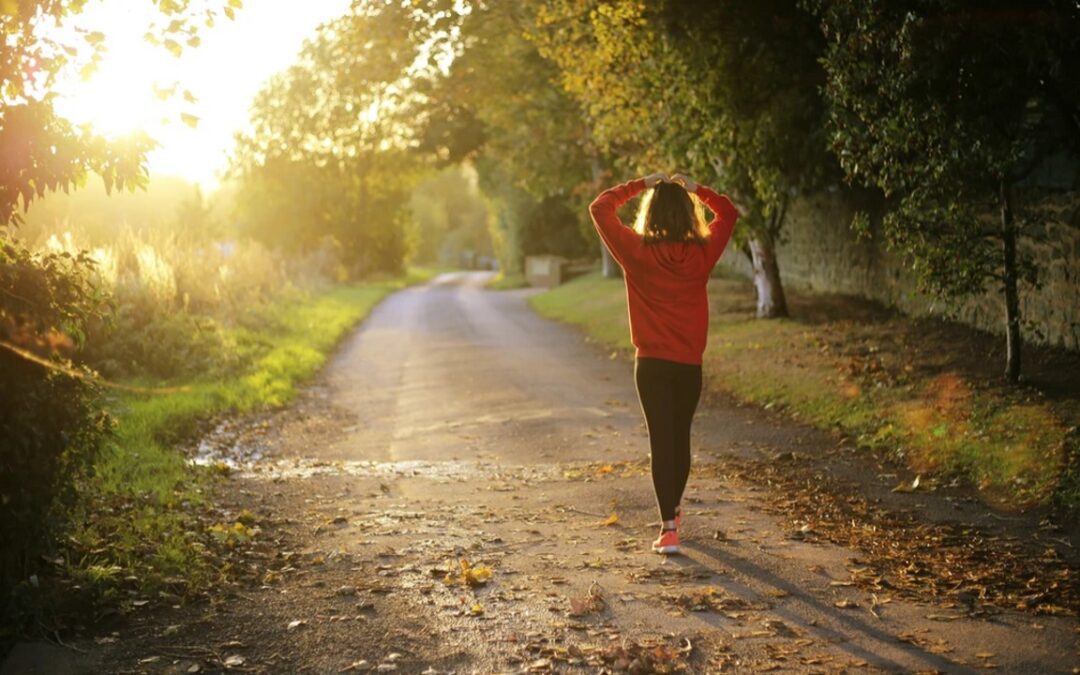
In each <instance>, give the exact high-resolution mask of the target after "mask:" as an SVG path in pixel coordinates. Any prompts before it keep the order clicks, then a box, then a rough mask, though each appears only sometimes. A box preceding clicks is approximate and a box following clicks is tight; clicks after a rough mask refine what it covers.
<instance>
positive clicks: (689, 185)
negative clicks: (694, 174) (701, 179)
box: [671, 173, 698, 192]
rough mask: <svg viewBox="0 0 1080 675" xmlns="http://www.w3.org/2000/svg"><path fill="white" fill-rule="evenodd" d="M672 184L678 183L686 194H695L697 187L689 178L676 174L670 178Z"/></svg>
mask: <svg viewBox="0 0 1080 675" xmlns="http://www.w3.org/2000/svg"><path fill="white" fill-rule="evenodd" d="M671 182H672V183H678V184H679V185H681V186H682V187H683V189H684V190H686V191H687V192H697V188H698V185H697V183H695V182H694V181H693V180H692V179H691V178H690V177H689V176H686V175H683V174H681V173H677V174H675V175H673V176H672V177H671Z"/></svg>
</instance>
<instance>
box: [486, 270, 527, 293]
mask: <svg viewBox="0 0 1080 675" xmlns="http://www.w3.org/2000/svg"><path fill="white" fill-rule="evenodd" d="M528 285H529V284H528V282H526V281H525V275H524V274H521V273H514V274H507V273H506V272H505V271H500V272H499V273H498V274H496V275H495V276H493V277H492V278H491V281H489V282H488V283H487V285H486V286H485V288H488V289H490V290H492V291H510V290H513V289H515V288H524V287H526V286H528Z"/></svg>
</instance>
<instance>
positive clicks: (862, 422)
mask: <svg viewBox="0 0 1080 675" xmlns="http://www.w3.org/2000/svg"><path fill="white" fill-rule="evenodd" d="M789 296H790V297H789V304H790V305H791V307H792V314H793V316H795V317H798V318H796V319H782V320H771V321H761V320H757V319H755V318H753V289H752V287H751V286H750V285H749V284H748V283H747V282H745V281H742V280H734V279H714V280H713V281H712V283H711V284H710V304H711V307H712V312H711V320H710V336H709V347H708V349H707V350H706V353H705V361H704V367H705V373H706V382H707V385H706V386H707V387H709V388H711V389H714V390H723V391H726V392H729V393H731V394H734V395H735V396H736V397H738V398H740V399H741V400H744V401H748V402H752V403H756V404H759V405H762V406H764V407H766V408H777V407H779V408H783V409H784V410H786V411H787V412H788V413H789V414H791V415H792V416H793V417H796V418H798V419H801V420H803V421H806V422H808V423H810V424H813V425H815V426H818V427H821V428H826V429H837V430H840V431H842V432H844V433H846V434H848V435H850V436H852V437H853V438H855V439H856V440H857V441H858V442H859V443H860V444H861V445H863V446H868V447H871V448H875V449H881V450H884V451H886V452H888V453H890V454H892V455H893V456H894V457H897V458H899V459H902V460H903V461H905V462H906V463H907V464H908V465H909V466H910V467H911V468H912V469H913V470H914V471H916V472H918V473H919V474H921V475H922V476H923V478H922V480H921V481H920V482H921V484H922V485H923V486H924V489H925V488H932V487H933V485H934V483H935V482H936V481H939V480H948V479H952V478H957V477H960V478H963V479H966V480H969V481H970V482H971V483H972V484H973V485H975V486H976V487H977V488H978V489H979V490H980V491H981V493H982V495H983V496H984V498H985V499H986V500H987V501H988V502H990V503H993V504H995V505H997V506H999V507H1005V508H1025V507H1030V506H1035V505H1045V504H1049V503H1055V502H1056V503H1058V504H1059V505H1065V506H1069V507H1070V508H1075V507H1076V506H1078V505H1080V491H1078V490H1077V489H1076V488H1075V487H1074V486H1075V485H1076V484H1077V481H1076V480H1075V477H1071V472H1072V469H1070V464H1071V463H1070V462H1069V461H1068V458H1069V457H1070V456H1071V455H1072V454H1073V453H1074V450H1075V449H1074V448H1073V447H1072V446H1073V445H1075V442H1076V427H1077V423H1078V422H1080V391H1078V389H1080V387H1078V384H1077V383H1075V382H1071V383H1070V382H1069V381H1068V376H1067V373H1068V372H1069V371H1070V369H1071V371H1072V372H1076V361H1078V360H1080V358H1078V357H1077V355H1075V354H1068V353H1062V352H1059V351H1054V350H1042V351H1038V350H1031V351H1032V352H1033V353H1032V354H1030V355H1028V360H1027V364H1026V366H1025V367H1026V369H1027V372H1028V378H1029V384H1028V385H1027V386H1024V387H1006V386H1003V385H1001V384H999V378H998V376H997V375H998V371H997V367H998V365H999V361H1000V359H999V358H998V355H1000V347H999V346H998V343H999V340H997V338H996V337H994V336H988V335H985V334H981V333H978V332H976V331H973V330H970V329H967V328H965V327H962V326H957V325H955V324H946V323H944V322H940V321H924V320H915V319H911V318H908V317H904V316H900V315H898V314H895V313H891V312H888V311H886V310H883V309H882V308H880V307H879V306H876V305H872V304H870V303H867V302H865V301H862V300H858V299H854V298H844V297H839V296H822V295H812V294H800V293H789ZM530 302H531V303H532V305H533V307H534V309H536V311H537V312H539V313H540V314H541V315H543V316H546V317H548V318H552V319H556V320H559V321H563V322H567V323H570V324H574V325H577V326H580V327H581V328H583V329H584V330H585V332H586V333H587V334H588V335H589V336H590V337H591V338H593V339H595V340H597V341H598V342H600V343H603V344H605V345H608V346H610V347H613V348H615V349H619V350H625V351H627V352H628V353H629V351H630V350H631V349H632V347H631V344H630V337H629V327H628V322H627V317H626V299H625V292H624V290H623V282H622V281H621V280H619V279H614V280H608V279H603V278H601V277H600V276H599V275H598V274H591V275H588V276H586V277H582V278H580V279H577V280H574V281H572V282H570V283H568V284H565V285H563V286H561V287H559V288H555V289H552V290H550V291H547V292H545V293H542V294H539V295H536V296H533V297H532V298H530ZM995 350H996V351H995ZM1063 364H1064V365H1063ZM898 487H900V488H901V489H904V488H903V486H898Z"/></svg>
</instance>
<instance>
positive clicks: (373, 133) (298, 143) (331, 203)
mask: <svg viewBox="0 0 1080 675" xmlns="http://www.w3.org/2000/svg"><path fill="white" fill-rule="evenodd" d="M444 4H446V3H433V5H434V6H435V7H441V6H442V5H444ZM414 5H415V6H414ZM420 5H423V3H411V4H405V3H399V2H388V1H383V2H370V3H363V4H357V5H355V6H354V7H353V10H352V11H351V12H350V13H349V14H347V15H345V16H343V17H341V18H340V19H337V20H335V21H332V22H330V23H328V24H326V25H325V26H323V27H322V28H321V29H320V31H319V33H318V35H317V36H316V37H315V38H314V39H312V40H311V41H309V42H308V43H307V45H306V46H305V48H304V51H303V53H302V54H301V56H300V60H299V62H298V63H297V64H296V65H294V66H293V67H291V68H290V69H289V70H287V71H286V72H284V73H282V74H280V75H279V76H277V77H276V78H274V79H273V80H272V81H271V83H270V85H269V86H268V87H267V88H266V89H264V90H263V91H262V92H261V93H260V94H259V95H258V97H257V98H256V100H255V103H254V106H253V122H254V131H252V132H251V133H249V134H246V135H243V136H241V137H240V138H239V142H238V144H237V150H236V156H235V160H234V163H233V167H232V173H233V176H234V177H235V178H236V179H237V181H238V183H239V192H238V197H237V201H238V207H239V212H240V216H241V218H242V220H243V221H244V226H245V228H246V231H247V232H249V233H250V234H252V235H254V236H256V237H258V238H260V239H262V240H264V241H267V242H270V243H272V244H274V245H278V246H286V247H288V248H290V249H293V250H296V249H300V250H303V249H305V248H311V247H313V246H314V245H315V244H317V243H318V242H319V241H320V240H322V239H323V238H325V237H332V238H333V240H334V241H335V242H336V243H337V244H339V245H340V246H341V252H342V256H343V258H344V260H345V262H346V264H347V266H348V267H349V269H350V271H351V272H352V273H353V274H354V275H363V274H368V273H371V272H389V273H396V272H400V271H401V266H402V262H403V260H404V258H405V256H406V254H407V253H408V251H407V250H406V238H405V224H406V221H407V213H406V206H407V202H408V195H409V193H410V191H411V189H412V187H413V185H414V184H415V182H416V180H417V178H418V176H419V169H420V166H419V165H418V163H417V158H416V156H415V155H414V154H412V153H410V152H408V148H409V146H410V145H411V144H412V143H413V129H412V127H411V126H410V124H409V122H410V120H411V118H412V107H413V105H414V104H415V102H416V99H417V94H416V93H415V91H416V88H415V80H418V79H421V78H423V77H425V73H426V72H428V71H430V70H431V69H432V66H430V65H429V64H427V61H426V59H425V57H426V54H425V53H424V52H423V51H422V50H421V45H422V44H423V43H424V42H425V41H426V40H427V38H428V37H432V39H433V40H435V38H434V37H433V36H434V33H433V31H436V28H437V27H438V26H440V25H442V20H441V19H439V18H438V17H437V16H434V15H431V14H425V13H423V12H422V11H421V7H420ZM431 49H432V51H433V53H434V54H438V53H439V47H438V42H437V40H436V41H434V42H433V43H432V47H431Z"/></svg>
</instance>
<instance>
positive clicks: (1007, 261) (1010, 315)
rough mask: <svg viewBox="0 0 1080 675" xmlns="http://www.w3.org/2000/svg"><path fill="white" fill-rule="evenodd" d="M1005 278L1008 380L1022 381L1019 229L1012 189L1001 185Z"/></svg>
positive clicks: (1006, 369) (1004, 183) (1006, 364)
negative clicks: (1017, 238)
mask: <svg viewBox="0 0 1080 675" xmlns="http://www.w3.org/2000/svg"><path fill="white" fill-rule="evenodd" d="M1001 241H1002V267H1003V268H1004V269H1003V273H1002V278H1003V280H1004V282H1005V379H1006V380H1008V381H1009V382H1013V383H1015V382H1017V381H1019V380H1020V347H1021V345H1022V338H1021V336H1020V293H1019V290H1018V288H1017V286H1018V280H1017V276H1018V275H1017V269H1016V225H1015V222H1014V220H1013V210H1012V186H1011V185H1009V184H1008V183H1006V182H1005V181H1004V180H1003V181H1001Z"/></svg>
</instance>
